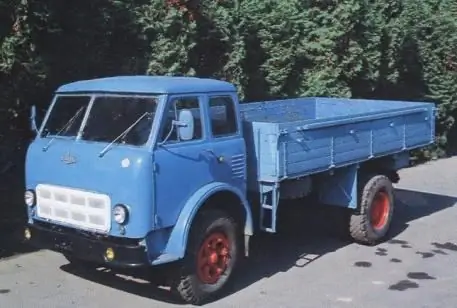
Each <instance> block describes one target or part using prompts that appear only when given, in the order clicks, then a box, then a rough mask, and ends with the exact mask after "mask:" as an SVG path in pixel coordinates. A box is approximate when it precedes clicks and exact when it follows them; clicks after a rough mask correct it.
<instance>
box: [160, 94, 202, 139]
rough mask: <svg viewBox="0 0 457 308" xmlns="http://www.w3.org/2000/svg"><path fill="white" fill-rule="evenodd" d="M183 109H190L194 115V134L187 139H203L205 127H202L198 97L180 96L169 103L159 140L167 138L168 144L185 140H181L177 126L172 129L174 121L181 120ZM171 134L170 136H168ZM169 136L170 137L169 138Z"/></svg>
mask: <svg viewBox="0 0 457 308" xmlns="http://www.w3.org/2000/svg"><path fill="white" fill-rule="evenodd" d="M183 109H187V110H190V111H191V112H192V114H193V117H194V134H193V138H192V139H191V140H187V141H194V140H198V139H202V137H203V129H202V119H201V112H200V111H201V106H200V101H199V99H198V97H196V96H195V97H194V96H192V97H178V98H174V99H173V100H172V101H171V102H170V103H169V104H168V108H167V111H165V114H164V119H163V121H164V125H163V127H162V133H161V136H160V138H159V139H160V140H159V142H163V141H164V140H166V144H168V143H176V142H185V141H183V140H180V138H179V134H178V130H177V127H173V129H172V121H173V120H176V121H178V120H179V112H180V111H181V110H183ZM168 135H169V136H168ZM167 137H168V138H167Z"/></svg>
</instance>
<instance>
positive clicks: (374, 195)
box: [349, 175, 395, 245]
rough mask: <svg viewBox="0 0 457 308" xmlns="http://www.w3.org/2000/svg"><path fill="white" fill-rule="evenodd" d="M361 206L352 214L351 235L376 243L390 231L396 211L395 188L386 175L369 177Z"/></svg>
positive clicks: (361, 240)
mask: <svg viewBox="0 0 457 308" xmlns="http://www.w3.org/2000/svg"><path fill="white" fill-rule="evenodd" d="M359 198H360V200H359V201H360V202H359V208H358V209H357V210H356V211H354V212H353V213H352V214H351V215H350V219H349V220H350V222H349V224H350V226H349V229H350V234H351V237H352V238H353V239H354V240H355V241H357V242H360V243H362V244H368V245H374V244H376V243H378V242H380V241H381V240H382V239H383V238H384V237H385V236H386V234H387V232H388V231H389V228H390V225H391V221H392V217H393V212H394V206H395V201H394V188H393V186H392V182H391V181H390V180H389V178H387V177H386V176H384V175H376V176H373V177H372V178H371V179H369V180H368V181H367V182H366V184H365V185H364V187H363V188H362V189H361V190H360V194H359Z"/></svg>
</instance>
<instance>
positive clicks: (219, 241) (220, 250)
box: [197, 233, 230, 284]
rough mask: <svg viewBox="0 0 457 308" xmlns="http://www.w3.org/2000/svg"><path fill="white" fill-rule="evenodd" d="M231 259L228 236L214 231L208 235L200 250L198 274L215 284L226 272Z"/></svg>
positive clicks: (205, 280) (202, 278)
mask: <svg viewBox="0 0 457 308" xmlns="http://www.w3.org/2000/svg"><path fill="white" fill-rule="evenodd" d="M229 260H230V245H229V240H228V238H227V236H225V235H224V234H222V233H213V234H211V235H210V236H208V237H207V238H206V239H205V241H204V242H203V244H202V245H201V247H200V250H199V251H198V256H197V266H198V269H197V275H198V278H199V279H200V280H201V281H202V282H203V283H206V284H214V283H216V282H217V281H218V280H219V278H221V276H222V275H223V274H224V273H225V270H226V269H227V265H228V262H229Z"/></svg>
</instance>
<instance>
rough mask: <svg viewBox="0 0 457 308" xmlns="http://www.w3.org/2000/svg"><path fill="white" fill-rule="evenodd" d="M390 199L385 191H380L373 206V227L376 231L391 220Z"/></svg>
mask: <svg viewBox="0 0 457 308" xmlns="http://www.w3.org/2000/svg"><path fill="white" fill-rule="evenodd" d="M389 212H390V199H389V195H388V194H387V193H386V192H384V191H379V192H378V193H377V194H376V195H375V197H374V199H373V204H372V206H371V217H370V219H371V225H372V226H373V228H374V229H382V228H383V227H384V226H385V225H386V223H387V220H388V218H389Z"/></svg>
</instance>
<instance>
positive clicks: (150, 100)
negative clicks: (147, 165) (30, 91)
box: [43, 95, 157, 146]
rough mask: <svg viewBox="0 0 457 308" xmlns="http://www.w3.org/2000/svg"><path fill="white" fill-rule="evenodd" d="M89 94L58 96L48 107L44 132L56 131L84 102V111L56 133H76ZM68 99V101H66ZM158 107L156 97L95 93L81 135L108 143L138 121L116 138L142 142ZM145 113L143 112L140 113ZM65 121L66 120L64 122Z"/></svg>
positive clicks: (148, 131) (145, 138) (131, 142)
mask: <svg viewBox="0 0 457 308" xmlns="http://www.w3.org/2000/svg"><path fill="white" fill-rule="evenodd" d="M89 101H90V96H87V97H86V96H73V97H70V96H61V97H58V99H57V101H56V104H55V105H54V107H53V109H52V110H51V114H50V117H49V119H48V121H47V122H46V125H45V129H44V131H43V132H46V133H44V135H45V136H49V135H55V134H57V133H58V132H59V131H60V130H61V129H62V127H65V125H66V124H67V122H69V121H70V120H71V118H72V117H73V116H74V115H75V114H77V113H78V109H79V108H81V107H82V106H83V109H84V111H83V112H82V114H83V115H80V116H77V117H76V119H73V120H72V121H70V123H72V124H70V128H68V127H66V128H65V130H64V132H65V134H64V133H60V134H59V135H64V136H76V135H77V134H78V130H79V128H80V126H81V123H82V119H83V118H84V113H85V111H86V109H87V106H88V104H89ZM68 102H70V104H68ZM156 107H157V98H156V97H143V96H141V97H140V96H109V95H97V96H95V99H94V103H93V105H92V107H91V108H90V110H89V115H88V117H87V121H86V123H85V125H84V127H83V128H82V134H81V139H82V140H87V141H97V142H104V143H110V142H113V141H114V140H116V138H117V137H118V136H119V135H121V134H123V133H124V132H125V130H126V129H128V128H129V127H130V126H131V125H132V123H135V122H136V121H137V120H138V119H140V118H141V120H140V121H138V122H137V123H136V124H135V126H133V127H132V128H131V129H130V130H129V131H128V133H126V134H125V136H123V137H122V138H119V139H118V140H116V142H119V143H125V144H130V145H136V146H139V145H144V144H145V143H146V142H147V140H148V138H149V134H150V132H151V128H152V122H153V119H154V115H155V111H156ZM145 114H146V115H147V116H143V115H145ZM67 125H68V124H67Z"/></svg>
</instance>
